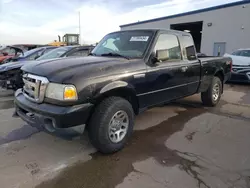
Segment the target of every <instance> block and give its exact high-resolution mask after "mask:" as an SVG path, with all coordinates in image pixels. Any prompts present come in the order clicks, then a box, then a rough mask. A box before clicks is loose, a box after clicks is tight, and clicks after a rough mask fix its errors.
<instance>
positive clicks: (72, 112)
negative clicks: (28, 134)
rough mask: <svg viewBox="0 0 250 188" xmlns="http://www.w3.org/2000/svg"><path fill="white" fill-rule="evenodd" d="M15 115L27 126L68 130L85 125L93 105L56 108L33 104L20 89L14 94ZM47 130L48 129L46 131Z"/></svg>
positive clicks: (44, 104) (48, 105)
mask: <svg viewBox="0 0 250 188" xmlns="http://www.w3.org/2000/svg"><path fill="white" fill-rule="evenodd" d="M14 103H15V108H16V113H17V114H18V116H19V117H21V118H22V119H23V120H24V121H25V122H27V123H28V124H30V125H32V126H35V127H37V128H46V129H47V128H51V129H55V128H69V127H73V126H77V125H81V124H85V123H86V122H87V120H88V119H89V116H90V113H91V110H92V108H93V104H90V103H86V104H81V105H76V106H67V107H65V106H56V105H52V104H47V103H42V104H38V103H34V102H31V101H29V100H28V99H26V98H25V96H24V95H23V93H22V91H21V89H19V90H17V91H16V93H15V100H14ZM47 130H48V129H47Z"/></svg>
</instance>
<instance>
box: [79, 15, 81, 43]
mask: <svg viewBox="0 0 250 188" xmlns="http://www.w3.org/2000/svg"><path fill="white" fill-rule="evenodd" d="M79 44H80V45H81V12H80V11H79Z"/></svg>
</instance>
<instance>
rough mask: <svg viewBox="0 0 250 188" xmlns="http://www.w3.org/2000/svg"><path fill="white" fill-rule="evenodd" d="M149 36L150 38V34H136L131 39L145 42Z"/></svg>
mask: <svg viewBox="0 0 250 188" xmlns="http://www.w3.org/2000/svg"><path fill="white" fill-rule="evenodd" d="M148 38H149V36H134V37H131V39H130V41H143V42H147V41H148Z"/></svg>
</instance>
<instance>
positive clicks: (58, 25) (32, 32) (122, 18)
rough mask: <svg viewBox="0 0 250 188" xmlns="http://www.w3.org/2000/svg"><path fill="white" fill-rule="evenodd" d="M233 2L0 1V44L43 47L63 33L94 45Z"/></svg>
mask: <svg viewBox="0 0 250 188" xmlns="http://www.w3.org/2000/svg"><path fill="white" fill-rule="evenodd" d="M235 1H236V0H220V1H218V0H165V1H164V0H43V1H42V0H0V44H17V43H37V44H46V43H49V42H52V41H53V40H56V39H57V35H63V34H64V33H78V31H79V30H78V25H79V19H78V12H79V11H80V12H81V35H82V42H83V43H95V42H98V41H99V40H100V39H101V38H102V37H103V35H105V34H107V33H109V32H112V31H115V30H119V29H120V28H119V25H122V24H127V23H131V22H137V21H142V20H147V19H152V18H157V17H162V16H168V15H173V14H178V13H183V12H188V11H192V10H197V9H201V8H206V7H210V6H216V5H220V4H226V3H230V2H235Z"/></svg>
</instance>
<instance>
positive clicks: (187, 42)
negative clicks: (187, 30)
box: [182, 35, 197, 60]
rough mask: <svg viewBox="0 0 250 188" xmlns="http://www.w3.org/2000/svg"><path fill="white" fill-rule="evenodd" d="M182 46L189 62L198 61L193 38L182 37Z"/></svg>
mask: <svg viewBox="0 0 250 188" xmlns="http://www.w3.org/2000/svg"><path fill="white" fill-rule="evenodd" d="M182 44H183V48H184V49H183V56H184V58H185V59H188V60H196V59H197V57H196V50H195V46H194V41H193V39H192V37H191V36H189V35H184V36H182Z"/></svg>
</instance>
